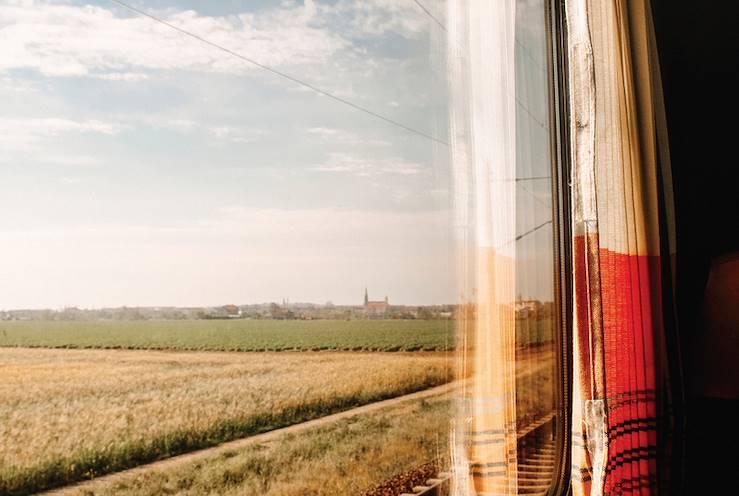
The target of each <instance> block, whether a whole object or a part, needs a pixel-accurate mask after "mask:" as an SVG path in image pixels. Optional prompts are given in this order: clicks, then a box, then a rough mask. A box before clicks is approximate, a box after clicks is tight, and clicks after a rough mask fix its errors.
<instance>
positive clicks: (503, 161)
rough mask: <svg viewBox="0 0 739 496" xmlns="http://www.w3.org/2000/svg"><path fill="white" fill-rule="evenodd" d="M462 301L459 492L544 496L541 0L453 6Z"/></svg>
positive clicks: (547, 338)
mask: <svg viewBox="0 0 739 496" xmlns="http://www.w3.org/2000/svg"><path fill="white" fill-rule="evenodd" d="M450 9H451V11H452V12H454V14H455V15H454V18H455V19H459V21H458V23H457V25H455V24H452V25H451V30H452V38H453V41H455V43H456V45H458V46H466V47H467V49H468V52H467V53H468V54H469V55H468V56H466V57H464V58H463V59H462V61H460V62H456V63H455V62H454V61H451V62H450V65H451V67H452V70H451V78H452V84H451V85H450V87H451V88H452V107H453V120H454V122H453V125H454V129H455V131H456V134H455V135H454V136H453V138H454V143H453V147H452V155H453V163H454V167H455V173H456V177H457V192H456V198H457V205H458V208H457V212H456V214H457V220H458V223H459V225H460V226H461V227H462V228H463V230H462V231H461V235H460V236H459V237H458V241H459V246H460V248H461V250H460V260H461V262H462V263H461V266H460V269H459V272H460V275H461V276H462V277H461V281H460V283H461V289H462V293H463V294H462V301H463V303H464V310H465V311H463V312H460V321H459V334H460V357H461V362H460V367H459V370H460V373H461V375H462V377H463V378H464V379H465V382H464V385H463V391H462V393H461V402H460V408H459V421H458V422H457V424H456V425H457V428H456V431H455V443H454V446H455V451H454V453H453V456H454V476H455V478H454V482H453V484H454V489H453V493H454V494H456V495H464V496H468V495H476V494H501V495H515V494H544V493H545V492H546V491H547V490H548V489H549V487H550V485H551V481H552V475H553V471H554V463H555V454H554V452H555V448H554V441H555V438H554V435H555V432H556V429H555V422H556V420H557V419H556V406H557V402H556V397H555V383H554V378H555V377H556V362H555V356H554V342H555V336H556V334H555V332H556V327H555V322H556V319H555V317H556V314H555V309H556V302H555V295H554V283H553V281H554V280H553V277H554V271H553V267H554V251H553V250H554V235H553V209H552V203H553V198H552V179H551V178H552V174H551V170H552V154H551V150H550V146H551V133H552V131H551V129H550V127H549V120H550V103H551V102H550V101H549V100H550V97H549V88H550V87H549V70H548V64H549V56H548V41H547V39H548V38H547V26H546V2H545V1H544V0H501V1H499V2H490V3H488V2H465V3H463V4H462V6H451V7H450Z"/></svg>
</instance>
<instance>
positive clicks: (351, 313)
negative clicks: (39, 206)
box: [0, 290, 554, 321]
mask: <svg viewBox="0 0 739 496" xmlns="http://www.w3.org/2000/svg"><path fill="white" fill-rule="evenodd" d="M553 305H554V304H553V303H552V302H541V301H538V300H518V301H517V302H516V304H515V306H514V307H515V308H514V311H515V313H516V317H517V318H519V319H520V318H524V319H529V318H546V317H549V316H550V315H552V312H553ZM460 311H463V312H464V313H465V315H466V317H467V318H470V317H472V318H474V314H475V308H474V305H471V304H468V305H458V304H442V305H394V304H392V303H391V302H390V299H389V298H388V297H387V296H385V297H384V298H383V299H381V300H371V299H370V298H369V293H368V292H367V290H365V293H364V300H363V302H362V303H361V304H357V305H334V304H333V303H331V302H326V303H322V304H321V303H293V302H290V301H288V300H283V301H282V302H280V303H276V302H269V303H253V304H244V305H235V304H226V305H220V306H203V307H175V306H157V307H127V306H122V307H115V308H77V307H67V308H64V309H60V310H53V309H25V310H23V309H20V310H0V321H54V320H56V321H75V320H78V321H91V320H198V319H203V320H216V319H252V320H258V319H264V320H318V319H328V320H363V319H364V320H366V319H403V320H416V319H417V320H450V319H454V318H456V317H457V315H458V313H459V312H460Z"/></svg>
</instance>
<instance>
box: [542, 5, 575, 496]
mask: <svg viewBox="0 0 739 496" xmlns="http://www.w3.org/2000/svg"><path fill="white" fill-rule="evenodd" d="M546 10H547V11H546V13H545V17H546V29H547V43H548V57H547V65H548V77H549V92H550V95H549V96H550V99H549V101H550V113H549V120H550V129H551V130H552V132H551V133H550V147H551V151H552V155H551V156H552V161H551V168H552V169H551V172H552V181H551V186H552V209H553V213H554V215H553V216H552V220H553V223H554V226H553V227H554V228H553V233H554V274H555V277H554V295H555V301H556V302H557V304H558V309H559V311H558V312H556V314H555V318H556V321H555V328H556V329H557V330H558V332H557V333H556V336H555V340H556V341H555V344H556V353H555V360H556V365H557V374H558V376H557V377H556V381H555V384H556V385H557V387H558V389H557V391H556V397H557V399H558V400H559V405H558V414H559V420H558V422H556V423H555V426H554V428H555V442H556V447H555V464H556V465H555V470H554V476H553V479H552V482H551V485H550V488H549V491H548V494H549V495H550V496H558V495H565V494H567V493H568V492H569V489H570V471H571V465H570V458H571V431H572V426H571V418H572V417H571V412H572V395H571V387H572V277H571V274H572V254H571V246H572V234H571V225H572V224H571V215H570V212H571V209H570V194H569V182H570V174H569V171H570V140H569V134H570V133H569V123H570V119H569V110H568V105H567V103H568V94H569V92H568V84H567V83H568V81H567V67H568V66H567V57H566V55H567V30H566V23H565V2H564V0H547V2H546Z"/></svg>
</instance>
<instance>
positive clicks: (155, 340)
mask: <svg viewBox="0 0 739 496" xmlns="http://www.w3.org/2000/svg"><path fill="white" fill-rule="evenodd" d="M0 346H25V347H48V348H123V349H179V350H203V351H206V350H210V351H283V350H313V351H315V350H346V351H418V350H423V351H441V350H450V349H452V348H453V347H454V324H453V322H451V321H445V320H352V321H346V320H176V321H90V322H44V321H30V322H17V321H16V322H0Z"/></svg>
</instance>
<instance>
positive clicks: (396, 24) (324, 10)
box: [319, 0, 429, 38]
mask: <svg viewBox="0 0 739 496" xmlns="http://www.w3.org/2000/svg"><path fill="white" fill-rule="evenodd" d="M427 1H428V0H427ZM319 12H320V16H321V17H331V16H337V17H339V16H341V17H346V18H348V19H349V21H348V22H349V25H350V26H351V32H350V34H352V35H354V36H382V35H384V34H386V33H388V32H390V31H392V32H395V33H397V34H399V35H400V36H403V37H406V38H418V37H419V36H420V35H421V34H423V33H424V32H425V31H427V29H428V25H429V18H428V17H427V16H426V14H424V12H423V11H421V10H420V9H419V8H418V6H417V5H415V4H414V3H413V2H412V1H409V0H358V1H357V0H339V1H338V2H336V3H335V4H333V5H321V6H320V9H319Z"/></svg>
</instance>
